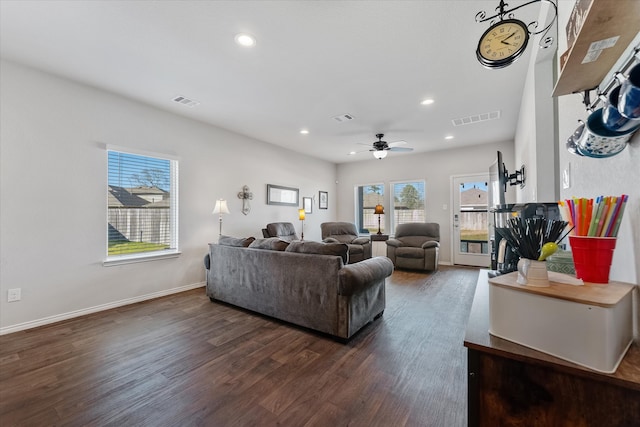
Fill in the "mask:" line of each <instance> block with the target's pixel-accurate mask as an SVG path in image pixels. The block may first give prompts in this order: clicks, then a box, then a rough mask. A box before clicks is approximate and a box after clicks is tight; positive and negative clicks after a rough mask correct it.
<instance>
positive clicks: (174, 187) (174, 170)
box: [102, 145, 181, 267]
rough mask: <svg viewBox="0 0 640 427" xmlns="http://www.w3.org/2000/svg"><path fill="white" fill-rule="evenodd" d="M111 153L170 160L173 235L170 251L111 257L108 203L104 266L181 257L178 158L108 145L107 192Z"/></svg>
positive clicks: (170, 210)
mask: <svg viewBox="0 0 640 427" xmlns="http://www.w3.org/2000/svg"><path fill="white" fill-rule="evenodd" d="M110 151H116V152H121V153H126V154H134V155H138V156H145V157H154V158H157V159H162V160H168V161H169V162H170V168H171V172H170V175H171V176H170V192H169V200H170V203H169V212H170V213H169V215H170V222H171V233H170V239H171V243H170V249H166V250H162V251H153V252H139V253H134V254H126V255H109V219H108V218H109V206H108V203H107V206H106V209H105V222H104V224H105V225H106V230H105V235H106V244H105V253H106V258H105V259H104V260H103V262H102V265H103V266H105V267H109V266H115V265H122V264H131V263H137V262H145V261H154V260H159V259H167V258H176V257H178V256H180V254H181V252H180V250H179V218H178V213H179V206H178V203H179V202H178V201H179V188H178V166H179V165H178V163H179V159H178V158H177V157H176V156H172V155H167V154H165V153H157V152H151V151H145V150H138V149H134V148H129V147H122V146H117V145H107V146H106V150H105V157H106V159H107V166H106V172H107V180H106V181H107V182H106V187H107V190H108V188H109V177H108V175H109V164H108V156H109V152H110Z"/></svg>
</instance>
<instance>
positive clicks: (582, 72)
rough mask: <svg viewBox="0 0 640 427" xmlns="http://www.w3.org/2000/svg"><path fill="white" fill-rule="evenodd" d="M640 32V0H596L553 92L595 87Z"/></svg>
mask: <svg viewBox="0 0 640 427" xmlns="http://www.w3.org/2000/svg"><path fill="white" fill-rule="evenodd" d="M638 32H640V1H637V0H593V1H592V3H591V5H590V7H589V10H588V12H587V14H586V17H585V19H584V22H583V24H582V27H581V28H580V32H579V33H578V36H577V38H576V40H575V42H574V43H573V45H572V46H570V47H569V53H568V57H567V59H566V62H565V63H564V67H563V68H562V70H561V71H560V76H559V78H558V81H557V82H556V86H555V88H554V90H553V96H560V95H568V94H571V93H577V92H584V91H588V90H593V89H595V88H596V87H597V86H598V85H599V84H600V83H601V82H602V80H603V79H604V78H605V77H606V75H607V73H608V72H609V71H610V70H611V68H612V67H613V65H614V64H615V63H616V61H617V60H618V59H619V58H620V56H621V55H622V54H623V53H624V51H625V50H626V49H627V48H628V47H629V44H630V43H631V41H632V40H633V39H634V38H635V37H636V35H637V34H638ZM616 37H617V39H616Z"/></svg>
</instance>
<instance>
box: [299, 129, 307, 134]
mask: <svg viewBox="0 0 640 427" xmlns="http://www.w3.org/2000/svg"><path fill="white" fill-rule="evenodd" d="M300 133H301V134H303V135H306V134H308V133H309V131H308V130H306V129H302V130H301V131H300Z"/></svg>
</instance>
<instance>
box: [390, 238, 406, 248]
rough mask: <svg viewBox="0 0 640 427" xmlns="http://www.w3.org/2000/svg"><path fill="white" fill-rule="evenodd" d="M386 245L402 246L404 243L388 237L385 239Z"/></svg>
mask: <svg viewBox="0 0 640 427" xmlns="http://www.w3.org/2000/svg"><path fill="white" fill-rule="evenodd" d="M387 245H388V246H393V247H394V248H399V247H400V246H404V243H402V242H401V241H400V240H397V239H389V240H387Z"/></svg>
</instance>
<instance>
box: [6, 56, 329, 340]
mask: <svg viewBox="0 0 640 427" xmlns="http://www.w3.org/2000/svg"><path fill="white" fill-rule="evenodd" d="M0 67H1V68H0V76H1V79H0V85H1V86H0V92H1V93H2V98H1V104H0V132H1V133H0V162H1V163H0V172H1V175H0V184H1V191H0V230H1V231H0V295H1V297H0V333H1V332H5V333H6V332H10V331H12V330H17V329H23V328H25V327H31V326H37V325H39V324H42V323H48V322H51V321H56V320H62V319H64V318H67V317H73V316H76V315H78V314H83V313H87V312H91V311H96V310H100V309H104V308H110V307H113V306H118V305H122V304H126V303H130V302H135V301H137V300H139V299H144V298H148V297H149V296H158V295H162V294H166V293H171V292H175V291H178V290H182V289H188V288H190V287H195V286H201V285H202V284H203V281H204V268H203V264H202V257H203V255H204V254H205V253H206V251H207V243H209V242H213V241H216V240H217V237H218V217H217V215H215V216H214V215H212V214H211V211H212V210H213V207H214V204H215V200H216V199H218V198H225V199H227V200H228V204H229V208H230V210H231V214H229V215H225V216H224V218H223V233H225V234H229V235H233V236H251V235H252V236H256V237H258V236H261V228H262V227H264V225H265V224H266V223H268V222H272V221H291V222H293V223H294V224H295V225H296V227H298V230H299V227H300V222H299V221H298V213H297V208H295V207H280V206H272V205H267V204H266V184H279V185H285V186H291V187H298V188H299V189H300V196H301V197H302V196H308V197H312V196H316V197H315V198H316V200H317V194H318V191H319V190H324V191H329V209H328V210H318V209H317V204H316V205H315V206H314V212H313V214H311V215H308V216H307V220H306V223H305V238H308V239H315V240H319V239H320V223H321V222H323V221H328V220H331V219H332V218H333V217H334V216H335V209H336V203H335V193H334V189H335V185H334V182H335V174H336V167H335V165H334V164H332V163H328V162H324V161H320V160H317V159H313V158H310V157H306V156H304V155H301V154H297V153H294V152H291V151H288V150H283V149H280V148H278V147H276V146H273V145H270V144H266V143H264V142H260V141H257V140H253V139H250V138H248V137H244V136H241V135H238V134H235V133H232V132H228V131H225V130H222V129H219V128H215V127H213V126H210V125H207V124H204V123H201V122H197V121H193V120H189V119H185V118H183V117H181V116H178V115H176V114H174V113H171V112H168V111H162V110H158V109H154V108H151V107H148V106H145V105H142V104H140V103H137V102H134V101H131V100H129V99H126V98H122V97H120V96H117V95H114V94H110V93H107V92H103V91H101V90H97V89H94V88H91V87H87V86H84V85H81V84H78V83H74V82H71V81H69V80H65V79H61V78H58V77H55V76H52V75H49V74H44V73H41V72H39V71H35V70H33V69H30V68H25V67H22V66H19V65H16V64H13V63H9V62H6V61H3V62H2V63H1V64H0ZM105 144H113V145H117V146H123V147H131V148H134V149H138V150H146V151H152V152H157V153H163V154H169V155H171V156H176V157H178V158H179V161H180V163H179V168H180V177H179V179H180V181H179V186H180V217H179V221H180V226H179V232H180V250H181V251H182V255H181V256H180V257H178V258H173V259H165V260H156V261H151V262H143V263H137V264H129V265H120V266H110V267H104V266H103V265H102V261H103V260H104V259H105V253H106V247H107V241H106V236H107V233H106V221H107V197H106V196H107V194H106V191H107V155H106V152H105ZM245 184H246V185H248V186H249V188H250V189H251V190H252V191H253V195H254V197H253V200H252V201H251V206H252V210H251V213H250V214H249V215H247V216H245V215H243V214H242V213H241V208H242V201H241V200H240V199H238V198H237V193H238V192H239V191H241V189H242V186H243V185H245ZM11 288H21V289H22V300H21V301H18V302H12V303H7V302H6V293H7V289H11Z"/></svg>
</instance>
